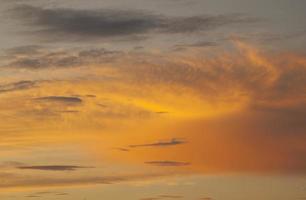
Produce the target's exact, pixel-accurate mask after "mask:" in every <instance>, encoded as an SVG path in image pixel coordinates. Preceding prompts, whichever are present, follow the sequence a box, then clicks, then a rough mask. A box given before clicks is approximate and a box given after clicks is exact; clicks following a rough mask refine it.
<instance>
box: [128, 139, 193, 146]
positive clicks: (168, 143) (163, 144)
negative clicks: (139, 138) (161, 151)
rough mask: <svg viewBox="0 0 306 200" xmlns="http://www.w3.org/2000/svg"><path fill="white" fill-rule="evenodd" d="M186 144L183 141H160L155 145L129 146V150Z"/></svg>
mask: <svg viewBox="0 0 306 200" xmlns="http://www.w3.org/2000/svg"><path fill="white" fill-rule="evenodd" d="M185 143H187V142H186V141H185V140H181V139H177V138H173V139H171V140H169V141H160V142H155V143H148V144H137V145H130V146H129V147H131V148H137V147H167V146H174V145H180V144H185Z"/></svg>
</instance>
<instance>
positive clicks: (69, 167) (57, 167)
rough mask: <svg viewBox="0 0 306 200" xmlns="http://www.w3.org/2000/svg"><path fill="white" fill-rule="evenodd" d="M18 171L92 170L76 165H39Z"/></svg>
mask: <svg viewBox="0 0 306 200" xmlns="http://www.w3.org/2000/svg"><path fill="white" fill-rule="evenodd" d="M17 168H18V169H25V170H27V169H28V170H46V171H75V170H78V169H84V168H91V167H84V166H75V165H37V166H19V167H17Z"/></svg>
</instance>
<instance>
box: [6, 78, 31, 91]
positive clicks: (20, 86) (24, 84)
mask: <svg viewBox="0 0 306 200" xmlns="http://www.w3.org/2000/svg"><path fill="white" fill-rule="evenodd" d="M33 87H36V82H35V81H28V80H25V81H18V82H13V83H8V84H3V85H0V93H3V92H14V91H19V90H26V89H31V88H33Z"/></svg>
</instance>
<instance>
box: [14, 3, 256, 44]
mask: <svg viewBox="0 0 306 200" xmlns="http://www.w3.org/2000/svg"><path fill="white" fill-rule="evenodd" d="M11 12H12V13H13V14H14V16H17V17H18V18H19V19H21V20H23V21H24V22H25V24H26V25H29V26H33V27H35V28H36V29H37V30H38V31H36V32H35V33H36V34H38V35H42V36H48V37H51V38H57V39H60V40H64V39H65V40H66V41H67V38H73V39H80V38H83V37H86V39H89V40H90V39H96V38H112V37H128V36H133V35H144V34H148V33H152V32H154V33H191V32H197V31H208V30H211V29H215V28H218V27H222V26H225V25H230V24H244V23H253V22H256V21H258V20H257V19H254V18H251V17H248V16H244V15H239V14H230V15H217V16H209V15H207V16H191V17H167V16H162V15H156V14H148V12H144V11H122V10H107V9H104V10H103V9H100V10H76V9H68V8H65V9H64V8H42V7H35V6H30V5H20V6H17V7H16V8H15V9H12V10H11Z"/></svg>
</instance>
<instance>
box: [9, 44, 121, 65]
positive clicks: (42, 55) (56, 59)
mask: <svg viewBox="0 0 306 200" xmlns="http://www.w3.org/2000/svg"><path fill="white" fill-rule="evenodd" d="M32 48H33V49H32ZM120 55H122V52H119V51H109V50H106V49H104V48H95V49H87V50H79V51H73V50H71V49H68V50H66V51H61V50H54V51H50V50H47V49H46V48H43V47H39V50H37V49H36V47H34V46H30V48H29V49H27V46H21V47H15V48H13V49H9V50H7V51H6V52H5V57H4V58H5V59H6V60H7V61H8V62H7V64H5V65H4V66H3V67H8V68H25V69H45V68H52V67H57V68H69V67H80V66H83V65H90V64H97V63H107V62H111V61H114V60H116V59H117V58H118V57H119V56H120Z"/></svg>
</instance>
